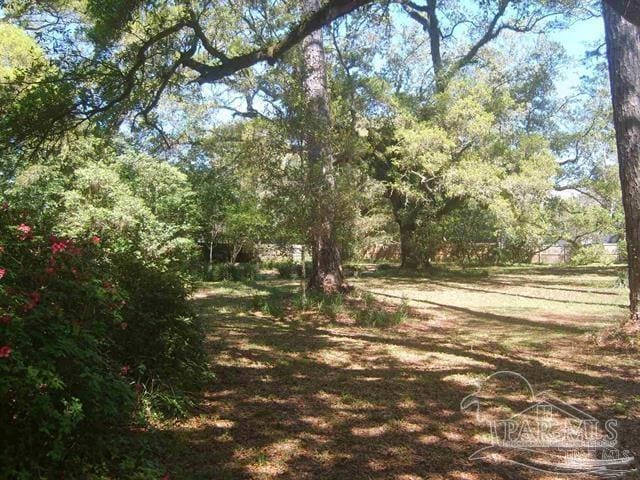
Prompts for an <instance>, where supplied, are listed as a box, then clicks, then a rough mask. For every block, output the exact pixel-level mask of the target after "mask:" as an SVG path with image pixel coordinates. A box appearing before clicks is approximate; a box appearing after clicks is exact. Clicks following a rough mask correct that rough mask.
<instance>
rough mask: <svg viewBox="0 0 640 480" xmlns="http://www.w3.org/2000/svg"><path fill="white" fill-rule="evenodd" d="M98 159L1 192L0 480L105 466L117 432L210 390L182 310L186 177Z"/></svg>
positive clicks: (26, 175)
mask: <svg viewBox="0 0 640 480" xmlns="http://www.w3.org/2000/svg"><path fill="white" fill-rule="evenodd" d="M94 157H96V155H78V156H74V158H75V159H76V160H77V162H78V164H77V165H75V168H74V169H73V173H72V174H70V173H69V171H68V169H66V167H64V162H60V161H56V162H52V164H51V165H33V166H28V167H26V168H24V169H22V170H21V172H20V173H19V174H18V175H17V176H16V179H15V182H14V183H13V185H12V187H11V188H10V189H9V190H7V191H6V192H5V195H6V196H7V199H8V201H9V202H10V203H11V205H12V207H11V208H9V206H8V205H7V206H6V207H2V209H1V211H0V268H1V269H2V272H1V273H0V276H1V277H2V278H0V301H1V303H0V421H1V422H2V426H3V427H4V426H5V425H9V427H7V428H6V433H5V434H4V435H3V437H2V440H0V478H19V474H20V473H21V472H22V473H23V474H24V475H23V476H24V478H58V477H60V475H57V474H54V473H53V472H54V471H55V469H58V470H64V472H65V478H87V475H86V473H85V470H83V473H81V474H73V475H72V474H71V473H70V468H71V466H76V467H78V466H82V468H85V469H86V468H88V466H89V465H92V464H100V463H102V464H104V465H107V466H108V467H109V468H111V467H112V466H113V465H114V462H113V461H106V460H105V461H102V460H103V459H102V458H100V455H99V454H100V452H107V451H108V449H110V448H111V446H112V445H113V444H114V442H115V443H116V444H117V443H121V442H120V440H122V439H123V438H124V437H123V436H122V435H121V434H122V432H123V430H122V429H116V428H115V427H120V426H121V427H128V426H130V425H131V422H132V421H133V422H137V421H144V420H146V419H147V418H148V417H149V416H156V414H158V413H162V414H163V415H166V414H172V415H173V414H182V413H184V412H185V407H186V406H188V403H189V399H190V398H191V393H192V392H197V391H198V389H199V387H200V385H201V383H202V380H203V379H204V378H206V377H205V375H204V373H205V371H206V368H205V367H206V363H205V355H204V350H203V345H202V339H203V334H202V331H201V329H200V327H199V324H198V323H197V319H196V317H195V316H194V315H193V313H192V312H191V310H190V308H189V305H188V301H187V297H188V293H189V282H188V275H187V274H186V273H185V271H186V267H187V266H188V265H190V264H191V262H192V255H193V252H195V243H194V242H193V240H192V239H191V237H190V235H191V230H192V229H191V227H190V224H191V223H190V220H189V212H190V208H191V207H189V205H191V203H190V198H191V196H192V194H191V193H190V190H189V188H188V184H187V183H186V179H185V178H183V177H184V176H183V175H181V174H179V172H178V171H177V170H176V169H175V168H174V167H171V168H169V167H165V168H159V167H158V168H156V166H157V165H159V163H158V162H152V161H151V160H149V159H145V158H142V159H139V158H137V157H135V158H129V157H128V156H124V157H122V158H120V157H118V158H115V157H110V156H108V155H107V156H106V157H105V158H103V159H100V160H95V161H94V160H93V158H94ZM85 158H87V159H89V160H86V159H85ZM176 205H179V206H180V208H178V209H176V208H177V207H176ZM176 212H178V213H179V214H178V213H176ZM52 233H53V234H52ZM5 406H8V408H5ZM136 414H137V415H136ZM107 432H110V433H117V435H111V434H110V435H108V436H107ZM98 446H101V447H105V448H98ZM5 447H6V448H5ZM27 452H28V453H27ZM105 455H109V458H111V457H113V453H112V452H110V451H109V453H105ZM116 456H117V457H120V458H122V457H123V455H122V452H120V453H119V454H118V455H116ZM23 462H24V463H23ZM5 465H6V467H5ZM5 468H7V469H8V470H6V471H5ZM105 468H106V467H105ZM27 472H28V473H27ZM109 474H110V475H111V477H110V478H132V475H130V472H126V473H123V472H120V471H118V472H109ZM136 478H137V477H136ZM141 478H142V477H141ZM144 478H159V476H151V477H144Z"/></svg>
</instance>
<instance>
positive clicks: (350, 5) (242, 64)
mask: <svg viewBox="0 0 640 480" xmlns="http://www.w3.org/2000/svg"><path fill="white" fill-rule="evenodd" d="M370 3H373V0H330V1H329V2H328V3H326V4H325V5H323V6H322V7H321V8H320V10H318V11H317V12H314V13H313V14H311V15H309V16H308V17H307V18H304V19H303V20H302V21H300V23H298V24H297V25H295V26H293V27H292V28H291V30H290V31H289V33H288V34H287V35H285V36H284V37H283V38H282V39H281V40H280V41H278V42H275V43H272V44H270V45H265V46H263V47H262V48H258V49H256V50H253V51H251V52H248V53H245V54H243V55H238V56H236V57H231V58H227V59H220V63H219V64H217V65H208V64H205V63H202V62H198V61H196V60H193V59H192V58H188V59H185V61H184V62H183V65H184V66H185V67H188V68H191V69H192V70H195V71H196V72H198V73H199V74H200V77H199V78H198V79H197V80H196V81H197V82H198V83H200V84H204V83H215V82H217V81H219V80H221V79H223V78H224V77H227V76H229V75H232V74H234V73H236V72H238V71H240V70H243V69H245V68H249V67H251V66H253V65H256V64H257V63H261V62H268V63H269V64H270V65H273V64H274V63H275V62H276V61H277V60H278V59H280V58H281V57H282V56H283V55H284V54H285V53H287V52H288V51H289V50H290V49H291V48H292V47H293V46H294V45H296V44H297V43H299V42H300V41H302V39H304V38H305V37H307V36H308V35H309V34H311V33H313V32H315V31H316V30H318V29H320V28H322V27H324V26H325V25H328V24H329V23H331V22H332V21H334V20H336V19H338V18H340V17H342V16H344V15H346V14H348V13H351V12H353V11H354V10H357V9H358V8H360V7H362V6H364V5H367V4H370ZM205 48H206V47H205Z"/></svg>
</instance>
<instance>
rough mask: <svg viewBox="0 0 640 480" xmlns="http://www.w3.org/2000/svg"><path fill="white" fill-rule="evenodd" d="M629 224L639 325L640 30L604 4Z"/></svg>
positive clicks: (632, 296) (631, 286) (631, 290)
mask: <svg viewBox="0 0 640 480" xmlns="http://www.w3.org/2000/svg"><path fill="white" fill-rule="evenodd" d="M603 13H604V25H605V34H606V42H607V59H608V62H609V78H610V81H611V96H612V100H613V120H614V125H615V129H616V144H617V147H618V165H619V168H620V184H621V187H622V204H623V206H624V216H625V224H626V239H627V252H628V263H629V267H628V268H629V300H630V309H631V320H632V321H633V322H636V323H640V313H639V311H638V308H639V307H640V27H638V26H636V25H634V24H632V23H630V22H629V21H627V20H625V19H624V18H623V17H622V16H620V14H619V13H618V12H617V11H616V10H614V9H613V8H612V7H611V6H610V5H609V4H608V3H607V2H604V3H603Z"/></svg>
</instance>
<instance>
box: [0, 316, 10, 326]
mask: <svg viewBox="0 0 640 480" xmlns="http://www.w3.org/2000/svg"><path fill="white" fill-rule="evenodd" d="M11 320H12V319H11V315H9V314H5V315H0V323H2V324H3V325H9V324H10V323H11Z"/></svg>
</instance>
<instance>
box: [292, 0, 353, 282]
mask: <svg viewBox="0 0 640 480" xmlns="http://www.w3.org/2000/svg"><path fill="white" fill-rule="evenodd" d="M302 7H303V8H302V10H303V13H304V14H305V15H310V14H311V13H313V12H316V11H317V10H319V9H320V0H302ZM322 37H323V36H322V29H319V30H316V31H315V32H313V33H312V34H310V35H309V36H308V37H306V38H305V39H304V41H303V42H302V55H303V64H304V75H303V89H304V94H305V99H306V112H305V114H306V116H305V123H306V128H305V144H306V149H307V155H308V169H309V171H308V173H309V175H308V179H309V187H310V190H311V194H312V196H311V198H312V201H313V206H312V211H311V228H310V230H311V242H312V248H311V259H312V268H311V276H310V278H309V288H313V289H316V290H322V291H323V292H326V293H331V292H336V291H340V290H342V289H343V288H344V277H343V274H342V266H341V261H340V251H339V250H338V246H337V243H336V240H335V228H334V218H335V214H334V213H335V208H336V181H335V173H334V168H333V152H332V149H331V143H330V141H329V134H330V127H331V114H330V111H329V92H328V89H327V72H326V70H327V66H326V59H325V55H324V42H323V38H322Z"/></svg>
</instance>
